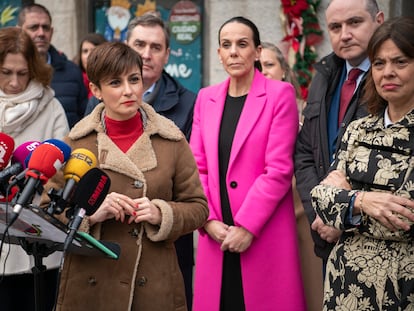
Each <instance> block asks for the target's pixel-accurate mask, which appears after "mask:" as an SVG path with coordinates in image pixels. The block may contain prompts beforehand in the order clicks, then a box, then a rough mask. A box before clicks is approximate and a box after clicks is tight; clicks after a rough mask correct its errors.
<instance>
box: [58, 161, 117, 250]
mask: <svg viewBox="0 0 414 311" xmlns="http://www.w3.org/2000/svg"><path fill="white" fill-rule="evenodd" d="M110 185H111V179H110V178H109V176H108V175H107V174H106V173H105V172H104V171H102V170H100V169H99V168H96V167H95V168H92V169H90V170H89V171H88V172H87V173H86V174H85V175H84V176H83V177H82V178H81V179H80V181H79V184H78V186H77V187H76V190H75V192H74V194H73V202H74V203H75V204H76V205H75V208H74V209H75V213H74V215H75V216H74V217H73V216H72V217H71V218H72V219H71V221H70V223H69V226H68V228H69V232H68V235H67V237H66V239H65V242H64V246H63V252H66V250H67V249H68V247H69V245H70V244H71V243H72V241H73V238H74V236H75V233H76V231H77V230H78V229H79V226H80V225H81V223H82V220H83V217H84V216H85V215H86V216H90V215H92V214H93V213H95V211H96V210H97V209H98V207H99V206H101V204H102V203H103V201H104V200H105V197H106V195H107V194H108V191H109V187H110Z"/></svg>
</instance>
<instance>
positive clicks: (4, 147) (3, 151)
mask: <svg viewBox="0 0 414 311" xmlns="http://www.w3.org/2000/svg"><path fill="white" fill-rule="evenodd" d="M13 150H14V139H13V138H12V137H11V136H9V135H7V134H5V133H0V170H2V169H4V168H5V167H6V166H7V165H8V164H9V161H10V157H11V155H12V153H13Z"/></svg>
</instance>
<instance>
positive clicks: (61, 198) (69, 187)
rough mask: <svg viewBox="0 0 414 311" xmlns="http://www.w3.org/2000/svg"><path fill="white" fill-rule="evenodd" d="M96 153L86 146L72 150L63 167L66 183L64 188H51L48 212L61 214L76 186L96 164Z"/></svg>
mask: <svg viewBox="0 0 414 311" xmlns="http://www.w3.org/2000/svg"><path fill="white" fill-rule="evenodd" d="M96 162H97V161H96V157H95V155H94V154H93V153H92V152H91V151H89V150H88V149H85V148H78V149H75V150H73V151H72V153H71V155H70V158H69V160H68V161H67V162H66V164H65V167H64V168H63V174H64V177H65V180H66V184H65V186H64V188H63V189H61V190H59V191H56V190H55V189H50V190H49V193H48V195H49V197H50V198H51V202H50V205H49V207H48V210H47V212H48V213H49V214H50V215H51V214H60V213H62V212H63V210H64V209H65V208H66V205H67V203H68V200H69V198H70V197H71V196H72V193H73V191H74V188H75V186H76V184H77V183H78V182H79V180H80V179H81V178H82V177H83V176H84V175H85V173H86V172H88V171H89V170H90V169H91V168H94V167H95V166H96Z"/></svg>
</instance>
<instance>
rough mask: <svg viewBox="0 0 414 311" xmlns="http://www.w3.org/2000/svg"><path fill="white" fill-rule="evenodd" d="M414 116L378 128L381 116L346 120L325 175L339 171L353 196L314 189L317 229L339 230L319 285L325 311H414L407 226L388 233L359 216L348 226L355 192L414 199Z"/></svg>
mask: <svg viewBox="0 0 414 311" xmlns="http://www.w3.org/2000/svg"><path fill="white" fill-rule="evenodd" d="M413 168H414V111H412V112H410V113H408V114H407V115H406V116H405V117H404V118H403V119H402V120H400V121H399V122H397V123H395V124H393V125H391V126H390V127H387V128H385V127H384V118H383V114H381V115H376V116H373V115H370V116H367V117H365V118H362V119H359V120H356V121H354V122H352V123H351V124H350V125H349V127H348V129H347V131H346V133H345V134H344V136H343V137H342V142H341V147H340V150H339V151H338V154H337V158H336V161H335V162H334V163H333V165H332V169H338V170H341V171H343V172H345V174H346V176H347V178H348V181H349V183H350V184H351V186H352V190H351V191H348V190H341V189H338V188H335V187H333V186H326V185H318V186H316V187H315V188H314V189H313V190H312V192H311V194H312V204H313V207H314V208H315V211H316V212H317V214H318V215H319V216H320V217H321V218H322V220H323V221H324V223H326V224H329V225H332V226H334V227H336V228H338V229H341V230H344V233H343V235H342V236H341V238H340V240H339V241H338V243H337V244H336V246H335V248H334V249H333V250H332V252H331V254H330V257H329V260H328V263H327V267H326V269H327V273H326V278H325V285H324V308H323V309H324V310H335V311H337V310H341V311H348V310H349V311H351V310H358V311H365V310H367V311H368V310H398V311H403V310H405V311H408V310H413V311H414V226H413V225H412V226H411V230H410V231H409V232H405V231H402V230H401V231H396V232H392V231H390V230H388V229H387V228H386V227H384V226H383V225H381V224H380V223H379V222H378V221H376V220H375V219H373V218H371V217H369V216H367V215H365V214H364V215H362V218H361V220H360V222H358V225H351V224H350V223H349V221H348V216H349V215H348V213H349V205H350V201H351V197H352V195H353V194H354V193H355V192H356V191H358V190H365V191H381V192H390V193H394V194H397V195H400V196H402V197H406V198H410V199H414V170H413Z"/></svg>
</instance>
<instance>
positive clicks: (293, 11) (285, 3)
mask: <svg viewBox="0 0 414 311" xmlns="http://www.w3.org/2000/svg"><path fill="white" fill-rule="evenodd" d="M281 2H282V7H283V12H284V13H285V14H287V15H291V16H295V17H299V16H300V15H301V14H302V12H303V11H305V10H307V9H308V8H309V4H308V2H307V0H281Z"/></svg>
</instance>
